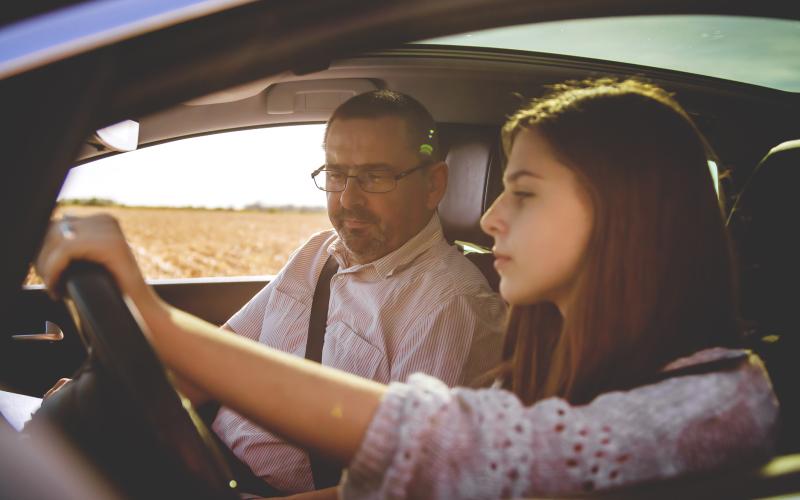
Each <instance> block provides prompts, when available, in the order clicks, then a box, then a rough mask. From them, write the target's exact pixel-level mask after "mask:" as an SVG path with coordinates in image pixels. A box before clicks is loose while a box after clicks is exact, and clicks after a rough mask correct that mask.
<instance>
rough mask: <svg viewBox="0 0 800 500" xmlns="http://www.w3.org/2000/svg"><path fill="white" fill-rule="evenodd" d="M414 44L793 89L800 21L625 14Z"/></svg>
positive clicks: (799, 71) (797, 87) (799, 79)
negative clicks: (564, 58)
mask: <svg viewBox="0 0 800 500" xmlns="http://www.w3.org/2000/svg"><path fill="white" fill-rule="evenodd" d="M419 43H424V44H442V45H458V46H468V47H489V48H504V49H516V50H526V51H535V52H547V53H552V54H565V55H573V56H581V57H590V58H594V59H602V60H607V61H618V62H625V63H632V64H639V65H643V66H651V67H656V68H664V69H671V70H678V71H685V72H688V73H695V74H698V75H706V76H714V77H718V78H725V79H728V80H734V81H739V82H744V83H750V84H755V85H761V86H764V87H770V88H774V89H780V90H786V91H790V92H800V21H793V20H782V19H766V18H748V17H734V16H632V17H609V18H598V19H579V20H571V21H557V22H549V23H535V24H528V25H522V26H512V27H505V28H497V29H491V30H483V31H475V32H471V33H464V34H460V35H455V36H447V37H442V38H435V39H431V40H425V41H422V42H419Z"/></svg>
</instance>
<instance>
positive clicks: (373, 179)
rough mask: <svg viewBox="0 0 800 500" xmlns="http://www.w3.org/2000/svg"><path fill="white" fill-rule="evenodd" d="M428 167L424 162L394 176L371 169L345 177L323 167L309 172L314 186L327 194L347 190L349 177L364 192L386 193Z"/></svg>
mask: <svg viewBox="0 0 800 500" xmlns="http://www.w3.org/2000/svg"><path fill="white" fill-rule="evenodd" d="M428 165H430V163H429V162H425V163H422V164H420V165H417V166H416V167H414V168H410V169H408V170H405V171H403V172H400V173H399V174H395V173H393V172H392V171H391V170H384V169H373V170H364V171H363V172H359V173H358V174H357V175H347V172H346V171H345V170H342V169H339V168H330V167H328V166H327V165H323V166H321V167H319V168H318V169H316V170H314V171H313V172H311V178H312V179H314V184H316V186H317V188H319V189H321V190H323V191H326V192H328V193H339V192H341V191H344V190H345V189H346V188H347V179H350V178H351V177H352V178H354V179H356V180H358V185H359V187H361V190H362V191H364V192H367V193H388V192H389V191H391V190H393V189H394V188H396V187H397V181H399V180H400V179H402V178H403V177H405V176H407V175H409V174H412V173H413V172H415V171H417V170H419V169H421V168H425V167H427V166H428Z"/></svg>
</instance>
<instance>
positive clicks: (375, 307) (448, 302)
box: [213, 215, 506, 492]
mask: <svg viewBox="0 0 800 500" xmlns="http://www.w3.org/2000/svg"><path fill="white" fill-rule="evenodd" d="M330 255H332V256H333V258H335V259H336V260H337V261H338V263H339V270H338V272H337V273H336V274H335V275H334V276H333V278H332V279H331V294H330V304H329V309H328V320H327V326H326V330H325V343H324V346H323V349H322V363H323V364H325V365H327V366H331V367H334V368H338V369H341V370H344V371H347V372H350V373H354V374H356V375H360V376H362V377H366V378H370V379H373V380H376V381H379V382H383V383H389V382H391V381H395V380H399V381H403V380H405V379H406V378H407V377H408V376H409V375H410V374H411V373H414V372H424V373H427V374H429V375H433V376H435V377H437V378H439V379H441V380H443V381H444V382H445V383H447V384H449V385H456V384H468V383H469V382H471V381H472V380H473V379H474V378H475V377H476V376H478V375H480V374H482V373H484V372H485V371H486V370H488V369H489V368H492V367H493V366H494V365H496V364H497V362H498V361H499V359H500V352H501V346H502V330H503V323H504V320H505V312H506V311H505V305H504V303H503V302H502V300H501V299H500V297H499V296H498V295H497V294H496V293H494V292H493V291H492V290H491V289H490V287H489V285H488V284H487V282H486V279H485V278H484V277H483V275H482V274H481V272H480V271H479V270H478V269H477V268H476V267H475V266H474V265H473V264H472V263H471V262H469V260H467V259H466V258H465V257H464V256H463V255H461V253H460V252H459V251H458V250H457V249H456V248H455V247H453V246H451V245H450V244H448V242H447V241H446V240H445V238H444V235H443V234H442V228H441V224H440V222H439V217H438V216H437V215H434V216H433V217H432V218H431V221H430V222H429V223H428V224H427V225H426V226H425V228H424V229H423V230H422V231H420V232H419V233H418V234H417V235H415V236H414V237H413V238H411V239H410V240H409V241H407V242H406V243H405V244H404V245H403V246H401V247H400V248H398V249H397V250H395V251H394V252H392V253H390V254H388V255H386V256H384V257H381V258H380V259H378V260H375V261H373V262H371V263H368V264H352V263H351V262H350V260H349V259H348V255H347V251H346V250H345V248H344V245H343V243H342V241H341V240H340V239H339V238H338V237H337V235H336V233H335V232H334V231H333V230H329V231H324V232H321V233H318V234H315V235H314V236H312V237H311V239H310V240H309V241H308V242H307V243H305V244H304V245H303V246H302V247H300V249H298V250H297V251H296V252H295V253H294V255H292V257H291V258H290V259H289V262H288V263H287V264H286V266H285V267H284V268H283V269H282V270H281V271H280V273H279V274H278V275H277V276H276V277H275V279H274V280H273V281H272V282H271V283H270V284H269V285H267V286H266V287H265V288H264V289H263V290H261V291H260V292H259V293H258V294H256V296H255V297H253V299H251V300H250V302H248V303H247V304H246V305H245V306H244V307H243V308H242V309H241V310H240V311H239V312H238V313H236V314H235V315H234V316H233V317H232V318H231V319H230V320H228V322H227V325H228V326H229V327H230V328H231V329H232V330H233V331H234V332H236V333H238V334H239V335H243V336H245V337H248V338H250V339H253V340H256V341H258V342H261V343H263V344H266V345H268V346H270V347H274V348H276V349H280V350H282V351H285V352H288V353H292V354H295V355H297V356H300V357H303V356H304V355H305V348H306V340H307V337H308V327H309V319H310V309H311V301H312V298H313V295H314V290H315V287H316V284H317V280H318V278H319V275H320V273H321V272H322V267H323V266H324V264H325V261H326V260H327V259H328V258H329V256H330ZM264 397H269V394H265V395H264ZM287 411H292V410H291V409H290V408H287ZM213 429H214V431H215V432H216V433H217V434H218V435H219V436H220V438H221V439H222V440H223V441H224V442H225V443H226V444H227V445H228V446H229V447H230V448H231V450H232V451H233V452H234V454H236V456H237V457H239V458H240V459H241V460H242V461H244V462H245V463H247V464H248V465H249V466H250V468H251V469H253V472H254V473H255V474H256V475H257V476H260V477H262V478H263V479H264V480H265V481H267V482H268V483H270V484H271V485H272V486H274V487H276V488H278V489H280V490H283V491H286V492H300V491H306V490H310V489H313V479H312V476H311V466H310V464H309V461H308V456H307V455H306V453H305V452H304V451H303V450H301V449H300V448H297V447H295V446H292V445H290V444H288V443H286V442H284V441H282V440H281V439H280V438H278V437H277V436H274V435H272V434H270V433H268V432H265V431H264V430H262V429H260V428H259V427H258V426H256V425H255V424H253V423H251V422H249V421H248V420H246V419H245V418H244V417H242V416H240V415H238V414H237V413H235V412H233V411H231V410H229V409H227V408H222V409H221V410H220V412H219V414H218V415H217V418H216V420H215V421H214V424H213Z"/></svg>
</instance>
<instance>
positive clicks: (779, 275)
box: [729, 140, 800, 453]
mask: <svg viewBox="0 0 800 500" xmlns="http://www.w3.org/2000/svg"><path fill="white" fill-rule="evenodd" d="M799 186H800V140H795V141H790V142H785V143H783V144H780V145H778V146H776V147H775V148H773V149H772V150H771V151H770V152H769V153H768V154H767V155H766V156H765V157H764V159H762V160H761V162H760V163H759V165H758V166H757V167H756V169H755V170H754V172H753V174H752V175H751V177H750V179H749V180H748V181H747V183H746V184H745V186H744V188H743V189H742V191H741V193H740V195H739V196H738V198H737V199H736V202H735V203H734V206H733V208H732V210H731V215H730V219H729V220H730V224H729V227H730V230H731V235H732V237H733V240H734V243H735V248H736V257H737V260H738V264H739V269H740V280H741V281H740V290H741V313H742V317H743V319H744V320H745V328H746V342H747V344H748V346H749V347H751V348H752V349H754V350H755V351H756V352H757V353H759V355H760V356H761V357H762V358H763V359H764V362H765V364H766V366H767V370H768V371H769V374H770V377H771V378H772V383H773V386H774V389H775V393H776V394H777V396H778V399H779V401H780V404H781V429H782V430H781V434H780V437H779V443H778V450H777V451H778V452H779V453H797V452H798V451H800V426H798V424H800V397H798V396H800V394H798V389H797V385H796V384H798V383H800V331H798V330H799V329H800V328H798V326H799V325H800V320H799V319H798V313H797V310H795V307H797V292H796V289H795V287H796V286H797V285H798V284H799V283H800V239H799V238H798V234H797V233H798V230H797V228H798V222H797V219H798V216H800V205H798V203H797V201H796V200H797V196H798V193H797V189H798V187H799Z"/></svg>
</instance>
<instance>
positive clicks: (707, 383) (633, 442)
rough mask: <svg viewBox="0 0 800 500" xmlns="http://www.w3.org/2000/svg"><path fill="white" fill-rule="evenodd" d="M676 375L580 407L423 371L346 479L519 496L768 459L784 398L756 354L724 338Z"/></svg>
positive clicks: (352, 494)
mask: <svg viewBox="0 0 800 500" xmlns="http://www.w3.org/2000/svg"><path fill="white" fill-rule="evenodd" d="M726 358H727V359H731V360H732V361H734V358H738V359H739V362H738V363H736V362H734V363H733V368H730V369H725V370H717V371H712V372H710V373H702V374H697V375H681V376H675V377H672V378H666V379H665V380H662V381H660V382H658V383H654V384H651V385H646V386H642V387H637V388H635V389H632V390H629V391H617V392H609V393H605V394H602V395H600V396H598V397H597V398H595V399H594V400H593V401H592V402H591V403H589V404H587V405H582V406H572V405H570V404H568V403H567V402H565V401H564V400H562V399H559V398H550V399H546V400H543V401H540V402H538V403H536V404H534V405H533V406H529V407H525V406H523V404H522V403H521V402H520V401H519V399H517V397H516V396H514V395H513V394H512V393H510V392H508V391H504V390H501V389H480V390H472V389H464V388H456V389H450V388H448V387H447V386H445V385H444V384H443V383H441V382H440V381H438V380H437V379H434V378H432V377H429V376H426V375H422V374H415V375H412V376H411V377H410V378H409V379H408V382H407V383H405V384H402V383H393V384H392V385H391V386H390V387H389V390H388V392H387V394H386V396H385V398H384V400H383V401H382V403H381V405H380V407H379V409H378V410H377V412H376V415H375V417H374V418H373V421H372V423H371V424H370V427H369V429H368V431H367V434H366V436H365V438H364V441H363V443H362V444H361V447H360V449H359V451H358V452H357V454H356V456H355V458H354V460H353V462H352V463H351V464H350V468H349V470H348V472H347V474H346V477H345V479H344V483H343V484H342V486H341V490H340V491H341V494H342V496H343V497H344V498H347V499H350V498H440V499H455V498H475V499H483V498H510V497H520V496H531V495H542V494H564V493H570V492H573V493H574V492H581V491H591V490H598V489H605V488H611V487H619V486H622V485H629V484H633V483H639V482H643V481H649V480H654V479H662V478H668V477H673V476H677V475H680V474H684V473H687V472H701V471H708V470H713V469H716V468H720V467H724V466H729V465H734V464H738V463H743V462H747V461H752V460H759V459H765V458H767V457H768V456H769V454H770V453H771V449H772V446H773V443H774V437H775V436H774V434H775V430H776V427H777V418H778V403H777V400H776V398H775V395H774V393H773V392H772V387H771V384H770V381H769V378H768V376H767V374H766V371H765V370H764V367H763V364H762V363H761V361H760V360H759V359H758V357H757V356H755V355H753V354H750V353H749V352H748V351H743V350H732V349H723V348H714V349H707V350H704V351H700V352H698V353H696V354H694V355H692V356H690V357H687V358H682V359H680V360H677V361H675V362H673V363H671V364H670V365H668V366H667V367H666V368H665V370H674V369H678V368H682V367H686V366H691V365H694V364H700V363H706V362H709V361H715V360H720V359H726Z"/></svg>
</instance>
